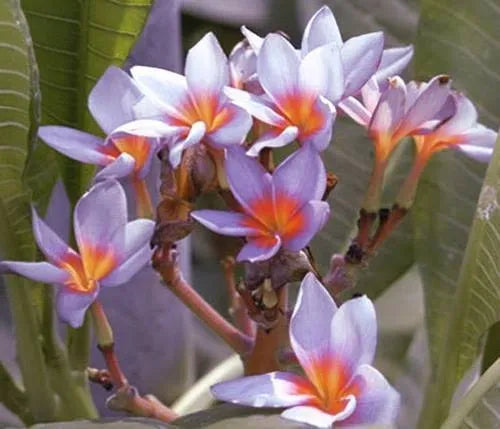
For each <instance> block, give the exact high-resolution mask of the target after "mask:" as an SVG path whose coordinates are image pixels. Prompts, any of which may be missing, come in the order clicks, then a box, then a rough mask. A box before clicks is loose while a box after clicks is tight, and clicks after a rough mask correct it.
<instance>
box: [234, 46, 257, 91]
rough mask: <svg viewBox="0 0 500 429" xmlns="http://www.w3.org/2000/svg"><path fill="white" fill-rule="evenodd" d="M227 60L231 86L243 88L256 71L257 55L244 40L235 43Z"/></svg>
mask: <svg viewBox="0 0 500 429" xmlns="http://www.w3.org/2000/svg"><path fill="white" fill-rule="evenodd" d="M228 61H229V76H230V80H231V86H233V87H235V88H243V87H244V86H245V83H246V82H247V81H248V80H249V79H250V78H251V77H252V76H255V74H256V73H257V55H256V53H255V52H254V50H253V49H252V48H251V47H250V46H248V43H246V42H245V41H244V40H242V41H241V42H239V43H237V44H236V45H235V47H234V48H233V49H232V51H231V53H230V54H229V59H228Z"/></svg>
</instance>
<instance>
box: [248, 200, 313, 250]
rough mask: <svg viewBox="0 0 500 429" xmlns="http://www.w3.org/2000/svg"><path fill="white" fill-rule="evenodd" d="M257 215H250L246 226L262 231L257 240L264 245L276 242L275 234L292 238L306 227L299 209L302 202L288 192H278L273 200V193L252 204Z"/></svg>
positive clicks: (284, 237) (283, 237)
mask: <svg viewBox="0 0 500 429" xmlns="http://www.w3.org/2000/svg"><path fill="white" fill-rule="evenodd" d="M250 206H251V208H252V211H253V213H255V216H252V217H250V216H248V217H247V218H246V219H245V220H244V222H243V224H244V226H247V227H250V228H254V229H256V230H257V231H259V232H260V233H261V236H259V237H258V238H257V239H256V240H257V241H258V240H261V241H262V245H264V246H265V245H268V244H269V243H270V240H271V241H272V242H273V243H274V236H275V235H279V236H280V237H281V238H282V239H284V240H286V239H287V238H292V237H294V236H295V235H297V234H298V233H299V232H300V231H302V230H303V229H304V226H305V221H306V220H305V218H304V215H303V214H302V213H301V212H300V211H299V210H298V209H299V208H300V203H299V202H298V201H297V200H296V199H295V198H293V197H291V196H290V195H287V194H276V196H275V199H274V200H273V198H272V196H271V195H268V196H265V197H263V198H260V199H257V200H255V201H253V202H252V203H251V204H250Z"/></svg>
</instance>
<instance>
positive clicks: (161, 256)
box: [153, 245, 253, 356]
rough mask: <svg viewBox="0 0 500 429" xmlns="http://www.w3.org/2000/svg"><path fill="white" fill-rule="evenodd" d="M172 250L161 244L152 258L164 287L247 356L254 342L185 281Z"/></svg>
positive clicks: (226, 341)
mask: <svg viewBox="0 0 500 429" xmlns="http://www.w3.org/2000/svg"><path fill="white" fill-rule="evenodd" d="M177 257H178V255H177V251H176V249H175V248H173V247H171V246H169V245H164V246H162V247H159V248H157V249H156V251H155V253H154V255H153V267H154V268H155V269H156V271H158V273H159V274H160V275H161V277H162V279H163V281H164V283H165V285H166V286H167V287H168V288H169V289H170V290H171V291H172V292H173V293H174V294H175V295H176V296H177V298H179V299H180V300H181V301H182V302H183V303H184V304H185V305H186V306H187V307H188V308H189V309H190V310H191V311H192V312H193V313H194V314H195V315H196V316H198V317H199V318H200V319H201V320H202V321H203V322H204V323H206V324H207V326H208V327H209V328H210V329H212V330H213V331H214V332H215V333H216V334H217V335H218V336H219V337H220V338H221V339H222V340H224V342H225V343H226V344H227V345H228V346H229V347H231V348H232V349H233V350H234V351H235V352H236V353H238V354H239V355H240V356H246V355H247V354H248V353H249V352H250V351H251V350H252V348H253V340H252V338H250V337H249V336H248V335H246V334H244V333H243V332H241V331H240V330H239V329H237V328H235V327H234V326H233V325H232V324H231V323H229V322H228V321H227V320H226V319H224V318H223V317H222V316H221V315H220V314H219V313H218V312H217V311H216V310H215V309H214V308H213V307H212V306H211V305H210V304H208V303H207V302H206V301H205V300H204V299H203V297H202V296H201V295H200V294H198V292H196V291H195V290H194V289H193V287H192V286H191V285H190V284H189V283H188V282H186V280H185V279H184V277H183V275H182V272H181V269H180V267H179V264H178V260H177Z"/></svg>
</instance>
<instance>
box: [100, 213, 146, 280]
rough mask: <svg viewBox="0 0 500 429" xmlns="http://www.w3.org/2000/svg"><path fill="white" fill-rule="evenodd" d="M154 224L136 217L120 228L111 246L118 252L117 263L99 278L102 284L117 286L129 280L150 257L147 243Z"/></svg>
mask: <svg viewBox="0 0 500 429" xmlns="http://www.w3.org/2000/svg"><path fill="white" fill-rule="evenodd" d="M154 227H155V224H154V222H153V221H151V220H148V219H136V220H134V221H132V222H129V223H127V224H126V225H125V226H124V228H121V229H120V230H119V231H117V233H116V234H115V236H114V237H113V239H112V244H111V245H112V247H113V248H114V249H115V251H116V253H117V254H120V256H121V261H120V263H119V265H118V266H117V267H116V268H115V269H114V270H113V271H112V272H111V273H110V274H108V275H107V276H106V277H104V278H103V279H102V280H101V282H100V283H101V284H102V285H103V286H118V285H120V284H123V283H125V282H127V281H129V280H130V279H131V278H132V277H133V276H134V275H135V274H136V273H137V272H138V271H139V270H140V269H141V268H142V267H143V266H144V265H146V264H147V262H148V261H149V260H150V259H151V255H152V253H153V250H152V249H151V246H150V245H149V242H150V240H151V236H152V235H153V231H154Z"/></svg>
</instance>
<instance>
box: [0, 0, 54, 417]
mask: <svg viewBox="0 0 500 429" xmlns="http://www.w3.org/2000/svg"><path fill="white" fill-rule="evenodd" d="M0 40H1V43H0V129H1V133H0V154H1V157H0V160H1V161H0V246H1V248H0V259H17V260H27V261H30V260H33V259H34V257H35V244H34V239H33V236H32V232H31V221H30V207H29V203H30V196H31V193H30V191H29V190H28V189H27V188H26V187H25V186H24V184H23V181H22V173H23V169H24V166H25V163H26V160H27V157H28V152H29V148H30V146H31V143H32V141H33V134H34V132H33V131H34V130H36V127H37V121H36V119H37V118H36V112H37V110H38V101H39V100H38V96H37V95H38V81H37V79H36V64H35V61H34V55H33V50H32V45H31V39H30V36H29V31H28V27H27V24H26V20H25V18H24V15H23V13H22V11H21V8H20V5H19V1H18V0H7V1H3V2H1V3H0ZM5 283H6V286H7V292H8V297H9V304H10V311H11V313H12V319H13V322H14V326H15V330H16V340H17V341H16V348H17V353H18V358H19V364H20V369H21V373H22V376H23V382H24V385H25V387H26V396H27V401H28V405H29V407H30V410H31V412H32V413H33V416H34V418H35V420H42V421H43V420H48V419H53V418H54V411H55V402H54V397H53V393H52V391H51V389H50V386H49V381H48V377H47V373H46V368H45V365H44V362H43V355H42V350H41V347H40V343H39V342H38V341H37V338H38V336H39V327H38V323H37V320H36V312H35V308H34V306H35V305H36V304H37V303H38V304H40V299H39V298H40V297H39V296H36V295H37V289H36V288H34V287H33V284H30V283H29V282H27V281H24V280H22V279H18V278H16V277H8V278H6V282H5Z"/></svg>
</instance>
